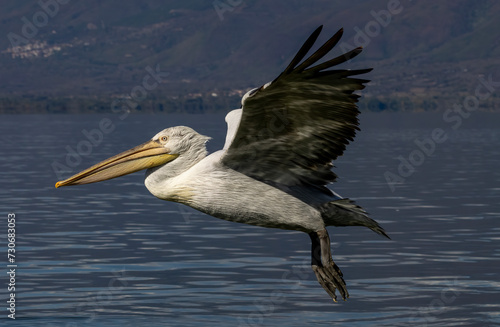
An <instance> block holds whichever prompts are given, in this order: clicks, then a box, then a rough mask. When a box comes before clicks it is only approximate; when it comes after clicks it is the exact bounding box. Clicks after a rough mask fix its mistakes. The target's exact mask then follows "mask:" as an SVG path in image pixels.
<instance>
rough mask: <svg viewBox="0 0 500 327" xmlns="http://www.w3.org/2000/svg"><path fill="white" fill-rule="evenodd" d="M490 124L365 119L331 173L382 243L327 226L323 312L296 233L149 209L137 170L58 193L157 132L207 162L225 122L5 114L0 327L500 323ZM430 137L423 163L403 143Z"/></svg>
mask: <svg viewBox="0 0 500 327" xmlns="http://www.w3.org/2000/svg"><path fill="white" fill-rule="evenodd" d="M103 119H109V120H110V122H111V123H112V124H113V125H112V126H113V128H114V130H113V131H112V132H109V133H107V134H104V136H103V139H102V140H101V141H99V140H97V139H96V140H97V141H96V140H94V141H95V143H96V145H93V146H92V148H89V147H87V148H85V145H88V144H89V143H85V142H84V141H85V140H86V137H85V135H84V130H85V131H87V134H89V133H91V131H92V130H93V129H95V128H99V123H100V122H102V121H103ZM499 123H500V115H494V114H481V113H475V114H474V115H473V116H471V118H469V119H468V120H465V121H463V124H462V126H460V127H459V128H457V129H456V130H453V129H452V128H451V126H450V125H449V124H447V123H446V122H444V121H443V119H442V117H441V115H439V114H377V115H374V114H364V115H362V125H361V128H362V132H360V133H359V134H358V137H357V138H356V140H355V142H354V143H353V144H351V145H350V146H349V147H348V149H347V152H346V154H345V155H344V156H343V157H341V158H340V159H339V160H338V161H337V162H336V167H337V168H336V172H337V173H338V175H339V176H340V180H339V181H338V182H337V183H336V184H334V185H333V188H334V189H335V190H336V191H337V192H338V193H340V194H341V195H343V196H346V197H350V198H352V199H355V200H356V201H357V202H358V203H359V204H360V205H362V206H363V207H364V208H366V210H367V211H369V212H370V214H371V216H372V217H373V218H375V219H377V220H378V221H379V222H380V223H381V224H382V225H383V226H384V227H385V229H386V230H387V232H388V233H389V235H390V236H391V237H392V240H386V239H383V238H381V237H379V236H378V235H376V234H375V233H373V232H371V231H370V230H368V229H364V228H356V227H354V228H330V235H331V238H332V242H333V244H332V250H333V257H334V260H335V261H336V262H337V264H338V265H339V266H340V267H341V268H342V270H343V272H344V276H345V279H346V282H347V286H348V289H349V292H350V294H351V297H350V299H349V300H348V301H347V302H342V303H332V302H331V300H330V299H329V297H328V295H327V294H326V293H325V292H324V291H323V289H322V288H321V286H320V285H319V284H318V283H317V282H316V280H315V276H314V274H313V272H312V270H311V269H310V266H309V248H310V241H309V237H308V236H307V235H305V234H303V233H300V232H291V231H282V230H272V229H264V228H258V227H253V226H246V225H242V224H235V223H230V222H226V221H222V220H218V219H216V218H212V217H209V216H206V215H203V214H201V213H198V212H196V211H194V210H191V209H189V208H187V207H183V206H181V205H178V204H174V203H169V202H165V201H161V200H158V199H156V198H154V197H153V196H152V195H150V194H149V193H148V191H147V190H146V188H145V187H144V185H143V177H144V175H143V173H136V174H133V175H130V176H126V177H122V178H119V179H116V180H112V181H108V182H104V183H99V184H91V185H85V186H80V187H67V188H62V189H57V190H56V189H55V188H54V183H55V182H56V181H57V180H58V176H57V174H56V172H55V171H54V165H56V166H57V165H58V164H61V165H66V166H68V168H71V169H72V170H73V172H76V171H79V170H81V169H84V168H87V167H88V166H90V165H92V164H94V163H96V162H97V161H100V160H103V159H105V158H107V157H109V156H110V155H112V154H116V153H118V152H121V151H123V150H126V149H128V148H130V147H132V146H135V145H137V144H139V143H142V142H144V141H146V140H148V139H149V138H150V137H152V136H153V135H154V134H156V133H157V132H158V131H160V130H162V129H163V128H166V127H169V126H174V125H188V126H191V127H193V128H195V129H196V130H197V131H199V132H200V133H202V134H206V135H210V136H212V137H213V140H212V141H211V142H210V144H209V148H210V150H215V149H218V148H220V147H221V146H222V144H223V140H224V136H225V123H224V120H223V115H206V116H187V115H169V116H167V115H150V116H147V115H137V116H132V115H131V116H129V117H127V118H126V119H123V120H121V119H120V118H119V117H118V116H113V115H109V116H97V115H88V116H85V115H75V116H71V115H67V116H66V115H54V116H36V115H33V116H2V117H1V120H0V128H1V142H0V147H1V153H2V155H1V157H0V166H1V169H0V174H1V181H2V187H1V188H0V203H1V207H2V212H3V215H4V216H5V218H6V217H7V213H8V212H14V213H15V214H16V219H17V225H16V228H17V231H16V236H17V237H16V241H17V243H16V250H17V252H16V255H17V256H16V263H17V264H18V267H17V274H16V304H17V307H16V309H17V311H16V317H17V319H16V321H15V322H12V321H10V320H8V319H7V313H8V312H7V310H5V309H2V310H3V312H4V313H3V315H4V316H3V317H2V318H1V320H0V324H2V322H3V324H7V323H8V324H9V326H10V325H11V324H12V326H17V325H18V326H35V325H40V326H42V325H43V326H142V325H149V326H271V325H279V326H331V325H339V326H340V325H342V326H344V325H350V326H493V325H498V324H500V265H499V263H500V247H499V241H500V204H499V198H500V196H499V195H500V172H499V167H500V128H499V127H498V126H500V124H499ZM434 128H442V129H443V130H444V131H445V132H446V136H447V139H446V140H445V141H444V142H443V143H441V144H437V145H436V146H435V147H434V148H432V147H431V146H430V145H429V144H428V147H429V148H428V152H429V154H431V155H427V154H425V155H423V156H422V157H419V156H418V153H417V152H415V150H418V149H419V148H418V147H417V145H416V143H415V142H414V141H415V140H416V139H417V140H420V141H423V140H424V139H428V138H429V137H430V136H431V135H432V131H433V129H434ZM98 141H99V142H98ZM97 143H99V144H97ZM78 147H80V148H79V149H80V152H81V154H82V155H81V157H80V158H79V160H78V158H75V157H72V159H71V160H72V161H71V162H70V163H71V166H69V165H68V163H67V162H66V159H67V158H66V157H67V154H68V153H71V151H72V150H75V151H76V149H77V148H78ZM431 150H432V151H431ZM82 151H83V152H82ZM431 152H432V153H431ZM412 153H413V162H414V163H416V164H415V166H416V167H414V168H415V171H413V172H411V171H410V170H406V171H403V172H404V175H405V176H403V177H404V182H403V181H402V180H400V183H399V184H397V185H395V189H394V190H391V188H390V187H389V186H388V184H387V181H386V177H385V176H384V173H386V172H387V171H389V172H392V173H393V174H395V175H398V174H399V173H398V166H399V165H400V162H401V158H400V159H398V157H399V156H402V158H406V159H408V158H409V157H410V156H411V155H412ZM79 161H80V162H79ZM407 169H408V167H407ZM63 175H64V177H67V176H68V175H69V174H68V173H65V174H63ZM3 221H4V226H3V227H2V230H4V232H3V233H2V234H1V240H3V241H2V242H3V243H4V244H6V237H5V236H6V229H7V222H6V219H4V220H3ZM4 251H5V254H4V257H5V259H4V260H2V262H4V264H3V267H4V268H3V269H2V270H4V271H7V260H6V257H7V255H6V251H7V248H6V246H4ZM2 275H3V277H2V280H3V282H2V285H3V286H2V290H1V292H2V293H1V294H3V295H2V298H3V299H4V300H5V299H6V298H7V296H6V293H7V290H6V288H7V287H6V282H7V278H6V274H5V273H3V274H2ZM3 303H4V306H5V307H6V305H5V301H4V302H3Z"/></svg>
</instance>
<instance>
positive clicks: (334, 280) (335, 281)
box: [309, 229, 349, 302]
mask: <svg viewBox="0 0 500 327" xmlns="http://www.w3.org/2000/svg"><path fill="white" fill-rule="evenodd" d="M309 237H310V238H311V241H312V248H311V267H312V270H313V271H314V273H315V274H316V278H317V279H318V282H319V283H320V285H321V286H322V287H323V288H324V289H325V291H326V292H327V293H328V295H330V296H331V298H332V299H333V301H335V302H337V296H336V295H335V289H338V290H339V292H340V295H341V296H342V298H343V299H344V301H345V300H346V299H347V298H348V297H349V293H348V292H347V288H346V285H345V281H344V279H343V278H342V276H343V275H342V271H340V268H339V267H338V266H337V265H336V264H335V262H333V259H332V253H331V249H330V237H329V236H328V232H327V230H326V229H323V230H320V231H317V232H311V233H309Z"/></svg>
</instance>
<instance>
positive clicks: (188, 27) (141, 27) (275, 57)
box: [0, 0, 500, 113]
mask: <svg viewBox="0 0 500 327" xmlns="http://www.w3.org/2000/svg"><path fill="white" fill-rule="evenodd" d="M499 15H500V4H499V3H498V2H497V1H492V0H478V1H468V0H458V1H451V0H446V1H439V2H435V1H430V0H423V1H411V0H353V1H348V2H347V1H332V0H312V1H307V2H305V1H295V0H292V1H290V0H286V1H285V0H275V1H263V0H215V1H206V0H205V1H202V0H190V1H184V0H182V1H181V0H178V1H175V0H170V1H160V0H134V1H127V2H123V1H115V0H108V1H98V0H88V1H68V0H65V1H62V0H59V1H57V0H42V1H40V2H38V1H28V0H20V1H4V2H3V4H2V11H1V13H0V31H2V34H3V37H1V38H0V71H1V78H0V112H3V113H18V112H31V113H33V112H36V113H46V112H106V111H109V110H110V103H111V100H110V99H113V98H116V97H121V96H123V95H129V93H130V92H131V89H132V88H133V87H134V86H135V85H137V84H138V82H140V81H141V80H142V78H143V76H144V74H145V73H146V71H145V69H146V67H151V68H156V67H157V66H158V67H159V70H160V71H161V72H162V73H163V74H168V75H164V76H163V78H162V82H161V85H160V87H158V88H155V89H154V90H152V91H150V92H148V95H147V99H145V101H143V102H141V104H140V105H135V106H131V107H132V108H131V110H132V111H142V112H186V111H187V112H211V111H217V110H227V108H228V105H230V106H236V105H238V103H239V98H240V96H241V94H242V92H244V91H246V90H248V89H249V88H253V87H255V86H258V85H261V84H263V83H265V82H267V81H269V80H270V79H271V78H274V76H276V75H277V74H279V72H280V71H281V70H282V69H283V68H284V67H285V66H286V64H287V63H288V62H289V60H290V59H291V58H292V57H293V55H294V54H295V53H296V51H297V50H298V48H299V47H300V45H302V43H303V42H304V40H305V39H306V37H307V36H308V35H309V34H310V33H311V32H312V31H313V30H314V29H315V28H316V27H317V26H319V25H324V26H325V28H324V32H323V34H322V35H321V37H320V41H324V40H326V39H327V38H328V37H329V36H331V35H333V34H334V33H335V32H336V31H337V30H338V29H340V28H341V27H343V28H344V38H343V39H342V41H341V43H340V46H339V47H337V49H336V51H337V52H336V54H340V52H341V51H343V52H345V51H346V50H350V49H352V48H355V47H357V46H363V47H364V48H365V51H364V52H363V54H362V55H360V56H358V57H357V58H356V59H355V60H352V61H351V62H350V63H348V64H346V65H345V67H347V68H354V67H373V68H375V73H373V74H371V75H370V78H371V80H372V83H371V85H370V87H369V88H368V89H367V90H366V91H365V92H364V93H363V95H364V96H365V98H364V100H363V101H362V102H361V103H360V107H361V109H362V110H370V111H384V110H391V111H403V110H404V111H427V110H437V109H438V108H442V107H443V106H446V105H449V104H450V102H452V101H456V100H457V99H460V98H463V97H464V96H466V95H467V92H468V91H469V90H471V89H473V88H474V87H475V86H476V84H477V78H478V76H483V75H487V74H490V73H491V74H493V76H495V77H496V76H500V71H499V70H500V69H499V67H500V66H499V62H500V36H499V33H498V31H499V30H500V20H499V19H498V17H499ZM493 80H495V78H493ZM496 80H500V77H496ZM498 103H499V96H498V95H497V94H495V95H493V96H492V97H491V98H489V99H488V101H485V102H482V103H481V109H482V110H487V111H492V110H494V109H493V108H494V106H495V105H496V106H497V108H498Z"/></svg>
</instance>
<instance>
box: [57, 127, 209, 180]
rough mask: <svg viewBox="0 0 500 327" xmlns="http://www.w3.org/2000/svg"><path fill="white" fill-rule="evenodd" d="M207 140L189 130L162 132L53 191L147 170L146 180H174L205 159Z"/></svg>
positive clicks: (180, 128)
mask: <svg viewBox="0 0 500 327" xmlns="http://www.w3.org/2000/svg"><path fill="white" fill-rule="evenodd" d="M209 139H210V138H209V137H207V136H204V135H201V134H198V133H197V132H196V131H194V130H193V129H192V128H189V127H186V126H176V127H170V128H167V129H164V130H163V131H161V132H159V133H158V134H156V135H155V136H154V137H153V138H152V139H151V140H149V141H148V142H146V143H143V144H141V145H138V146H136V147H134V148H132V149H130V150H127V151H125V152H122V153H120V154H117V155H115V156H113V157H111V158H108V159H106V160H104V161H101V162H100V163H98V164H96V165H94V166H92V167H90V168H87V169H85V170H83V171H81V172H79V173H77V174H75V175H73V176H71V177H70V178H68V179H65V180H63V181H59V182H57V183H56V187H61V186H69V185H81V184H89V183H96V182H101V181H104V180H108V179H111V178H115V177H120V176H123V175H127V174H131V173H134V172H136V171H139V170H143V169H147V170H148V171H147V176H152V177H154V176H155V175H161V176H164V177H166V176H175V175H178V174H180V173H181V172H183V171H185V170H187V169H189V168H190V167H191V166H192V165H194V164H195V163H196V162H198V161H199V160H201V159H203V158H204V157H205V156H206V155H207V151H206V147H205V143H206V142H207V141H208V140H209Z"/></svg>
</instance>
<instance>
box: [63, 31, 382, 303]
mask: <svg viewBox="0 0 500 327" xmlns="http://www.w3.org/2000/svg"><path fill="white" fill-rule="evenodd" d="M321 28H322V27H321V26H320V27H319V28H318V29H316V30H315V31H314V32H313V33H312V34H311V36H310V37H309V38H308V39H307V40H306V42H305V43H304V45H303V46H302V47H301V48H300V50H299V51H298V53H297V54H296V55H295V57H294V58H293V59H292V61H291V62H290V64H289V65H288V67H287V68H286V69H285V70H284V71H283V72H282V73H281V74H280V75H279V76H278V77H277V78H276V79H274V80H273V81H272V82H269V83H266V84H265V85H263V86H261V87H259V88H255V89H253V90H250V91H249V92H248V93H246V94H245V95H244V96H243V98H242V101H241V108H239V109H235V110H233V111H231V112H229V113H228V114H227V116H226V122H227V125H228V131H227V136H226V142H225V144H224V147H223V149H222V150H219V151H217V152H214V153H212V154H210V155H209V154H208V152H207V150H206V145H205V144H206V142H207V141H208V140H209V139H210V138H209V137H207V136H204V135H201V134H198V133H197V132H196V131H194V130H193V129H191V128H189V127H186V126H176V127H170V128H167V129H165V130H163V131H161V132H159V133H158V134H156V135H155V136H154V137H153V138H152V139H151V140H150V141H148V142H146V143H144V144H141V145H139V146H137V147H134V148H132V149H130V150H128V151H125V152H123V153H120V154H118V155H116V156H113V157H111V158H109V159H106V160H104V161H102V162H100V163H98V164H96V165H94V166H92V167H90V168H88V169H86V170H84V171H82V172H80V173H78V174H76V175H74V176H71V177H70V178H68V179H66V180H64V181H60V182H57V184H56V187H61V186H67V185H79V184H88V183H94V182H99V181H103V180H107V179H111V178H115V177H119V176H123V175H126V174H130V173H133V172H136V171H139V170H143V169H146V178H145V185H146V187H147V189H148V190H149V191H150V192H151V193H152V194H153V195H154V196H156V197H157V198H159V199H162V200H166V201H174V202H178V203H182V204H185V205H188V206H190V207H192V208H194V209H197V210H199V211H201V212H204V213H206V214H208V215H211V216H214V217H217V218H220V219H224V220H228V221H233V222H238V223H244V224H250V225H255V226H261V227H268V228H280V229H288V230H297V231H302V232H305V233H308V234H309V236H310V238H311V243H312V247H311V266H312V269H313V271H314V272H315V274H316V277H317V279H318V282H319V283H320V284H321V286H322V287H323V288H324V289H325V291H326V292H327V293H328V294H329V295H330V296H331V298H332V299H333V300H334V301H336V293H335V292H336V290H338V291H339V292H340V295H341V296H342V298H343V299H344V300H345V299H346V298H347V297H348V296H349V294H348V292H347V289H346V284H345V281H344V279H343V276H342V272H341V271H340V269H339V268H338V266H337V265H336V264H335V263H334V262H333V259H332V256H331V250H330V239H329V235H328V232H327V230H326V227H327V226H365V227H368V228H370V229H371V230H373V231H374V232H376V233H378V234H380V235H383V236H386V237H388V236H387V235H386V233H385V231H384V230H383V229H382V228H381V227H380V226H379V225H378V223H377V222H375V221H374V220H373V219H371V218H369V217H368V215H367V213H366V212H365V211H364V210H363V209H362V208H361V207H359V206H358V205H356V204H355V203H354V202H353V201H351V200H349V199H347V198H342V197H340V196H339V195H338V194H336V193H335V192H333V191H331V190H330V189H329V188H327V187H326V185H327V184H329V183H332V182H334V181H335V179H336V175H335V174H334V173H333V172H332V170H331V168H332V161H333V160H335V159H336V158H337V157H338V156H340V155H342V153H343V151H344V150H345V146H346V145H347V144H348V143H349V141H352V139H353V137H354V135H355V132H356V130H358V119H357V115H358V114H359V111H358V109H357V107H356V101H357V98H358V96H357V95H355V94H354V93H353V92H354V91H356V90H361V89H363V88H364V85H363V84H364V83H366V82H368V81H367V80H364V79H358V78H354V77H352V76H354V75H359V74H364V73H367V72H369V71H370V70H371V69H363V70H331V69H329V68H331V67H333V66H336V65H338V64H341V63H343V62H345V61H347V60H349V59H351V58H353V57H354V56H356V55H357V54H359V53H360V52H361V48H356V49H354V50H351V51H350V52H348V53H346V54H344V55H341V56H339V57H337V58H333V59H330V60H327V61H324V62H322V63H320V64H317V65H316V66H313V65H314V64H315V63H317V62H318V61H319V60H320V59H322V58H323V57H324V56H325V55H326V54H328V53H329V52H330V50H331V49H332V48H333V47H334V46H335V45H336V44H337V43H338V41H339V40H340V38H341V36H342V32H343V31H342V29H341V30H339V31H338V32H337V33H336V34H335V35H333V36H332V37H331V38H330V39H329V40H328V41H327V42H326V43H325V44H323V45H322V46H321V47H320V48H319V49H318V50H316V51H315V52H314V53H313V54H312V55H311V56H310V57H308V58H307V59H305V60H304V61H302V59H303V58H304V57H305V56H306V54H307V52H308V51H309V50H310V49H311V48H312V46H313V44H314V43H315V41H316V39H317V37H318V35H319V34H320V32H321ZM301 61H302V62H301Z"/></svg>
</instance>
